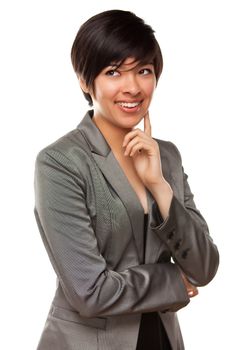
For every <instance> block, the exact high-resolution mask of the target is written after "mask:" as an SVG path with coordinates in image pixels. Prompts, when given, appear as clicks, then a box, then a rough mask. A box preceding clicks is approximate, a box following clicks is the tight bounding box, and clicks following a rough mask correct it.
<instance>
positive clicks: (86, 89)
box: [78, 76, 89, 94]
mask: <svg viewBox="0 0 233 350" xmlns="http://www.w3.org/2000/svg"><path fill="white" fill-rule="evenodd" d="M78 80H79V85H80V87H81V89H82V90H83V91H84V92H85V93H86V94H89V89H88V87H87V84H86V82H85V80H84V79H83V78H82V77H80V76H79V77H78Z"/></svg>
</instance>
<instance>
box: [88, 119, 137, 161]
mask: <svg viewBox="0 0 233 350" xmlns="http://www.w3.org/2000/svg"><path fill="white" fill-rule="evenodd" d="M92 120H93V122H94V123H95V124H96V126H97V127H98V128H99V130H100V131H101V133H102V134H103V136H104V138H105V140H106V141H107V143H108V144H109V146H110V148H111V149H112V150H113V151H114V152H117V153H118V154H122V155H123V153H124V149H123V147H122V143H123V140H124V137H125V135H126V134H127V133H128V132H130V131H131V130H132V129H125V128H120V127H118V126H117V125H114V124H112V123H109V122H108V121H107V120H105V119H104V118H101V117H98V116H93V118H92Z"/></svg>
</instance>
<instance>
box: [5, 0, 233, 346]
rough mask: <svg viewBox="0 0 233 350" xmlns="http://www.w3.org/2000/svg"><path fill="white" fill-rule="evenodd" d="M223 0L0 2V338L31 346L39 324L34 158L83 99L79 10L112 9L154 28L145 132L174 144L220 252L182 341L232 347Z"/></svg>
mask: <svg viewBox="0 0 233 350" xmlns="http://www.w3.org/2000/svg"><path fill="white" fill-rule="evenodd" d="M230 5H231V1H226V0H221V1H214V0H211V1H210V0H195V1H188V0H176V1H174V0H170V1H169V0H160V1H153V8H152V5H151V2H150V1H145V0H144V1H139V2H136V1H126V0H124V1H123V0H118V1H114V0H108V1H99V2H98V1H90V0H89V1H85V2H84V1H83V2H82V1H81V2H80V1H77V0H76V1H69V0H66V1H64V0H63V1H59V0H56V1H55V0H46V1H45V0H40V1H39V0H38V1H33V0H30V1H29V0H28V1H26V0H21V1H11V0H7V1H5V2H4V1H2V2H1V5H0V45H1V47H0V50H1V54H0V59H1V65H0V84H1V87H0V88H1V91H0V93H1V94H0V96H1V104H0V109H1V110H0V113H1V137H0V140H1V172H0V176H1V237H2V239H1V254H0V258H1V262H0V266H1V289H0V291H1V304H2V305H1V323H2V325H1V342H2V344H0V347H1V349H4V350H5V349H23V350H33V349H36V345H37V343H38V341H39V337H40V334H41V332H42V328H43V325H44V322H45V319H46V315H47V312H48V309H49V306H50V303H51V300H52V297H53V295H54V292H55V274H54V272H53V270H52V267H51V265H50V262H49V259H48V257H47V254H46V252H45V249H44V246H43V244H42V241H41V238H40V235H39V231H38V228H37V226H36V222H35V219H34V214H33V208H34V189H33V176H34V162H35V157H36V155H37V153H38V152H39V150H40V149H42V148H43V147H45V146H46V145H48V144H49V143H51V142H53V141H55V140H56V139H57V138H58V137H60V136H62V135H64V134H65V133H66V132H68V131H70V130H72V129H74V128H75V127H76V126H77V124H78V123H79V122H80V120H81V119H82V117H83V114H84V113H85V111H86V110H87V108H88V106H87V104H86V102H85V100H84V98H83V96H82V94H81V93H80V91H79V86H78V82H77V79H76V76H75V74H74V72H73V69H72V66H71V62H70V49H71V45H72V43H73V40H74V37H75V35H76V32H77V30H78V28H79V26H80V24H81V23H82V22H83V21H85V20H86V19H87V18H89V17H90V16H91V15H93V14H96V13H98V12H101V11H103V10H107V9H112V8H119V9H127V10H128V9H129V10H131V11H133V12H135V13H136V14H137V15H139V16H140V17H142V18H144V19H145V21H146V22H147V23H149V24H150V25H151V26H152V27H153V28H154V29H155V31H156V37H157V39H158V41H159V43H160V46H161V49H162V52H163V56H164V71H163V73H162V76H161V78H160V81H159V84H158V88H157V90H156V92H155V97H154V101H153V104H152V106H151V109H150V116H151V121H152V130H153V136H154V137H157V138H162V139H165V140H171V141H173V142H174V143H175V144H176V145H177V146H178V148H179V150H180V152H181V154H182V157H183V165H184V167H185V170H186V172H187V173H188V175H189V183H190V185H191V189H192V191H193V192H194V194H195V202H196V204H197V206H198V208H199V209H200V210H201V212H202V214H203V215H204V217H205V218H206V220H207V222H208V224H209V228H210V232H211V235H212V237H213V238H214V240H215V242H216V243H217V245H218V247H219V251H220V255H221V264H220V268H219V271H218V274H217V276H216V278H215V279H214V280H213V281H212V282H211V283H210V284H209V285H208V286H207V287H204V288H200V290H199V292H200V294H199V296H198V297H196V298H195V299H193V300H192V301H191V303H190V304H189V305H188V306H187V307H186V308H185V309H183V310H181V311H180V312H179V319H180V323H181V328H182V332H183V336H184V341H185V344H186V349H187V350H197V349H199V350H206V349H211V350H214V349H231V348H233V347H232V340H231V339H232V336H231V328H232V322H231V319H230V322H229V321H228V320H227V317H228V316H231V314H232V311H233V310H232V302H231V299H232V289H233V288H232V260H231V255H232V243H233V241H232V222H231V220H232V217H233V215H232V184H231V180H232V178H231V176H232V159H233V157H232V154H231V153H232V149H233V148H232V146H233V145H232V141H231V136H232V129H231V126H230V121H231V119H232V112H233V110H232V81H233V70H232V62H233V50H232V31H233V24H232V10H231V7H230ZM223 341H224V344H225V345H224V346H223V345H222V342H223ZM119 350H120V349H119ZM122 350H124V349H122Z"/></svg>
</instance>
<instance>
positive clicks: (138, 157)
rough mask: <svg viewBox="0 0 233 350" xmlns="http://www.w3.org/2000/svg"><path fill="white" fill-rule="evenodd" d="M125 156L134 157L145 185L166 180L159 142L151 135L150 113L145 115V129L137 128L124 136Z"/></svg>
mask: <svg viewBox="0 0 233 350" xmlns="http://www.w3.org/2000/svg"><path fill="white" fill-rule="evenodd" d="M122 146H123V147H125V153H124V155H125V156H130V157H132V159H133V162H134V166H135V169H136V171H137V174H138V175H139V177H140V178H141V180H142V182H143V183H144V185H145V186H147V187H150V186H153V185H155V184H159V183H161V182H164V181H165V180H164V177H163V173H162V167H161V160H160V152H159V146H158V143H157V142H156V141H155V140H154V139H153V138H152V137H151V124H150V118H149V113H148V112H147V114H146V115H145V116H144V131H142V130H140V129H135V130H132V131H130V132H129V133H128V134H127V135H126V136H125V138H124V142H123V145H122Z"/></svg>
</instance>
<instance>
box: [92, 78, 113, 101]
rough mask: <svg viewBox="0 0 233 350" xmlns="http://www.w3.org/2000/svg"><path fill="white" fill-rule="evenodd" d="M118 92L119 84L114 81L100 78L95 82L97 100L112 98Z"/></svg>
mask: <svg viewBox="0 0 233 350" xmlns="http://www.w3.org/2000/svg"><path fill="white" fill-rule="evenodd" d="M116 93H117V86H116V84H114V83H113V82H106V81H104V80H99V81H98V82H96V84H95V97H96V100H108V99H112V98H113V97H114V96H115V95H116Z"/></svg>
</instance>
